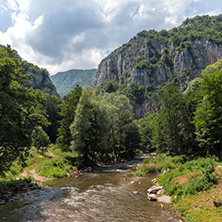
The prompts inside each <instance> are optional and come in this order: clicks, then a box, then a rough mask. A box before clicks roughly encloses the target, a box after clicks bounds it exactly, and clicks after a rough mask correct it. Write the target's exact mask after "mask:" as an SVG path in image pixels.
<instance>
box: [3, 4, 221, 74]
mask: <svg viewBox="0 0 222 222" xmlns="http://www.w3.org/2000/svg"><path fill="white" fill-rule="evenodd" d="M220 13H222V1H219V0H0V44H2V45H6V44H9V45H11V47H12V48H13V49H16V50H17V51H18V53H19V54H20V56H21V57H22V58H23V59H24V60H27V61H28V62H32V63H34V64H35V65H38V66H39V67H42V68H46V69H47V70H48V71H49V73H50V75H53V74H56V73H57V72H59V71H66V70H69V69H74V68H76V69H88V68H97V66H98V64H99V62H100V61H101V60H102V59H103V58H104V57H105V56H107V55H108V54H109V53H110V52H111V51H113V50H114V49H116V48H117V47H119V46H121V45H122V44H124V43H126V42H128V41H129V40H130V39H131V38H132V37H133V36H134V35H136V34H137V33H138V32H140V31H142V30H149V29H155V30H158V31H159V30H161V29H167V30H169V29H171V28H173V27H175V26H178V25H180V24H181V23H182V21H183V20H184V19H185V18H187V17H194V16H195V15H205V14H209V15H218V14H220Z"/></svg>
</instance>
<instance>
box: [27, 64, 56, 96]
mask: <svg viewBox="0 0 222 222" xmlns="http://www.w3.org/2000/svg"><path fill="white" fill-rule="evenodd" d="M23 68H24V69H25V73H32V74H34V76H35V77H34V79H33V80H32V81H30V82H29V83H26V84H25V86H27V87H32V88H33V89H40V90H41V91H43V90H45V89H48V90H50V91H51V93H52V94H53V95H57V91H56V87H55V86H54V84H53V83H52V81H51V79H50V78H49V73H48V71H47V70H46V69H43V68H39V67H38V66H36V65H33V64H32V63H29V62H26V61H24V62H23Z"/></svg>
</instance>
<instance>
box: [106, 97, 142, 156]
mask: <svg viewBox="0 0 222 222" xmlns="http://www.w3.org/2000/svg"><path fill="white" fill-rule="evenodd" d="M105 101H106V102H107V103H109V105H111V107H112V106H113V108H111V109H109V111H110V112H111V113H109V115H108V116H109V117H112V118H111V121H109V124H111V125H110V126H109V129H111V131H109V133H111V137H110V138H111V140H110V141H109V143H108V144H109V145H112V147H110V148H109V149H110V150H112V153H113V156H114V158H115V159H117V160H118V159H121V158H129V157H132V156H133V155H134V151H135V149H136V148H138V147H139V143H140V135H139V128H138V126H137V125H136V123H135V122H134V118H133V114H132V106H131V105H130V101H129V98H127V97H126V96H125V95H119V96H116V95H114V94H106V95H105Z"/></svg>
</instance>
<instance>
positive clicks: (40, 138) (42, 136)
mask: <svg viewBox="0 0 222 222" xmlns="http://www.w3.org/2000/svg"><path fill="white" fill-rule="evenodd" d="M31 137H32V145H33V146H35V147H36V148H37V149H38V150H41V152H44V151H45V148H46V147H47V146H48V145H49V142H50V141H49V137H48V135H47V134H46V133H45V131H44V130H43V129H42V127H41V126H36V127H35V128H34V130H33V131H32V134H31Z"/></svg>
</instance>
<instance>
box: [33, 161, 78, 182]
mask: <svg viewBox="0 0 222 222" xmlns="http://www.w3.org/2000/svg"><path fill="white" fill-rule="evenodd" d="M73 169H74V167H73V166H72V164H71V162H70V161H68V160H67V159H65V158H63V157H55V158H53V159H50V160H47V161H45V162H43V163H42V164H41V165H40V166H39V167H38V168H37V170H36V172H37V173H38V174H39V175H41V176H45V177H50V178H57V177H59V178H61V177H64V176H67V175H68V171H69V170H73Z"/></svg>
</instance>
